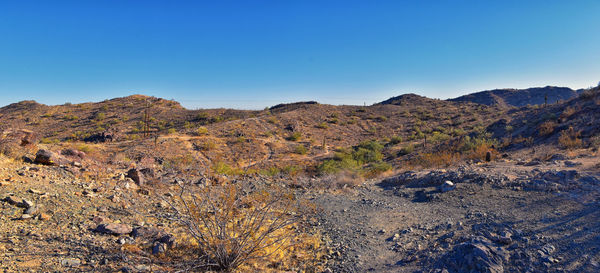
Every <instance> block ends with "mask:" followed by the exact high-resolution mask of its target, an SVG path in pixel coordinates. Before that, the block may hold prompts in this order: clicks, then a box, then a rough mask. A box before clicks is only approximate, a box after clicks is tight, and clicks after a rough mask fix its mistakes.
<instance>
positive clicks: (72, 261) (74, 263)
mask: <svg viewBox="0 0 600 273" xmlns="http://www.w3.org/2000/svg"><path fill="white" fill-rule="evenodd" d="M60 264H61V265H62V266H66V267H78V266H80V265H81V261H80V260H79V259H77V258H65V259H63V260H62V261H60Z"/></svg>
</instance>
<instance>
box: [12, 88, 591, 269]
mask: <svg viewBox="0 0 600 273" xmlns="http://www.w3.org/2000/svg"><path fill="white" fill-rule="evenodd" d="M145 113H147V115H145ZM598 120H600V90H598V88H595V89H590V90H585V91H584V92H581V94H580V95H579V96H577V97H573V98H571V99H569V100H567V101H563V102H559V103H554V104H552V105H547V106H529V107H520V108H509V109H503V108H502V107H501V104H492V105H486V104H479V103H476V102H472V101H445V100H439V99H430V98H426V97H423V96H419V95H415V94H407V95H402V96H398V97H394V98H391V99H389V100H386V101H384V102H381V103H378V104H375V105H372V106H334V105H326V104H318V103H315V102H301V103H293V104H282V105H278V106H275V107H272V108H270V109H265V110H262V111H240V110H233V109H203V110H188V109H185V108H183V107H181V106H180V105H179V104H178V103H177V102H174V101H169V100H164V99H160V98H154V97H147V96H141V95H136V96H129V97H124V98H116V99H112V100H106V101H102V102H96V103H83V104H64V105H57V106H49V105H43V104H39V103H36V102H35V101H23V102H19V103H14V104H10V105H8V106H5V107H2V108H0V200H1V201H0V223H2V224H0V237H2V238H4V239H2V240H0V269H1V270H4V271H6V272H17V271H18V272H20V271H30V272H82V271H88V272H174V271H180V272H186V271H194V272H196V271H198V272H215V271H220V270H223V268H222V267H218V266H216V265H211V266H208V265H206V266H205V267H202V268H200V267H197V264H198V261H199V259H208V260H207V264H210V263H209V262H213V260H215V258H214V257H212V256H211V257H208V256H205V255H204V254H203V252H201V251H200V248H199V245H198V242H199V241H194V240H191V239H190V234H194V232H196V231H194V232H191V233H190V232H189V230H186V229H185V224H184V225H183V226H182V224H181V223H180V222H177V221H176V220H174V219H193V218H194V217H201V216H202V215H208V216H209V218H208V219H213V216H212V215H216V214H217V213H222V212H224V211H228V210H222V207H219V206H225V205H226V204H237V205H234V206H233V207H232V208H234V211H239V212H244V211H245V212H247V211H246V209H252V208H260V207H262V206H263V205H259V206H251V205H248V204H258V203H260V202H265V203H266V202H267V201H265V200H269V199H268V198H269V196H271V194H266V193H267V192H271V193H272V194H274V193H276V192H280V193H282V194H285V200H289V201H293V202H294V204H296V205H299V206H300V205H301V208H302V209H303V210H302V211H300V210H298V211H294V213H291V212H290V213H281V214H279V213H278V215H298V216H303V217H301V218H302V220H301V222H299V225H298V226H295V227H293V228H291V227H290V228H289V230H293V231H295V232H296V233H294V234H295V235H294V236H300V237H295V238H296V239H294V240H291V241H290V242H294V247H290V248H283V249H286V250H285V251H284V252H277V255H273V257H270V258H269V259H268V261H264V260H253V261H252V262H247V263H245V264H243V265H240V268H239V271H240V272H277V273H280V272H415V271H425V272H468V271H473V270H474V269H476V270H478V271H483V272H505V271H507V272H565V271H566V272H598V270H599V269H600V265H599V263H598V261H600V254H599V253H598V251H596V250H597V246H598V244H599V242H598V234H600V225H598V223H600V222H599V221H598V219H599V217H600V215H599V211H600V210H599V206H600V205H599V204H598V202H597V200H598V198H599V197H600V191H599V190H598V189H599V187H598V185H600V164H598V162H599V159H600V154H599V152H598V148H599V147H600V126H598V125H599V124H600V123H598ZM229 186H235V187H239V188H228V187H229ZM280 186H281V187H280ZM223 187H227V188H223ZM184 188H185V189H186V190H187V191H189V192H190V194H193V196H200V197H202V196H208V197H209V198H208V199H206V200H204V201H205V202H209V203H208V204H211V205H212V206H213V207H212V208H210V206H196V207H207V208H209V209H210V210H209V211H206V212H205V213H203V214H198V215H194V217H191V216H186V217H185V218H181V214H177V211H176V210H175V209H176V208H177V207H173V206H177V204H173V203H172V202H174V201H176V200H178V198H179V197H182V196H181V195H180V194H182V193H183V189H184ZM225 189H227V191H226V192H224V191H221V190H225ZM288 190H289V191H291V192H290V193H293V194H289V195H288V194H287V193H288V192H287V191H288ZM236 192H239V195H237V196H238V197H236V198H231V196H236V195H235V193H236ZM230 193H233V194H230ZM219 196H221V197H224V196H225V199H219V198H220V197H219ZM241 196H245V197H248V198H249V197H254V198H255V199H243V200H245V201H244V202H248V203H235V202H237V200H238V198H242V197H241ZM292 197H293V200H291V199H289V198H292ZM214 198H216V199H214ZM182 200H183V199H182ZM194 200H195V199H194ZM211 200H212V201H211ZM214 200H222V201H223V202H215V201H214ZM282 200H284V199H282ZM180 201H181V200H180ZM194 202H195V201H194ZM232 202H233V203H232ZM257 202H258V203H257ZM203 204H205V203H203ZM260 204H263V203H260ZM214 206H217V208H215V207H214ZM289 206H290V204H287V205H286V204H285V203H284V204H282V206H281V207H280V209H282V208H287V207H289ZM294 206H295V205H294ZM188 209H189V207H188ZM305 210H307V211H305ZM275 211H278V210H275ZM315 211H316V212H318V213H315ZM179 213H181V211H180V212H179ZM297 213H300V214H297ZM234 214H235V215H237V213H234ZM234 214H231V215H234ZM176 215H179V216H180V217H179V218H177V217H173V216H176ZM226 215H229V214H227V213H226V214H225V216H226ZM245 215H250V216H251V215H256V214H254V212H253V213H247V214H245ZM238 216H239V217H244V214H241V215H238ZM238 216H236V217H238ZM304 216H306V217H304ZM188 217H189V218H188ZM214 219H217V216H214ZM219 219H221V218H219ZM205 220H206V219H205ZM230 220H232V221H234V222H235V223H236V224H231V225H227V226H231V227H238V225H237V223H240V222H250V223H254V221H239V218H237V219H236V218H233V219H230ZM232 223H233V222H232ZM197 224H200V225H201V226H202V225H203V224H202V223H199V222H198V223H197ZM206 228H207V227H206V226H204V227H203V228H201V229H200V230H205V229H206ZM208 228H210V226H209V227H208ZM225 228H227V227H225ZM194 230H197V229H194ZM259 230H260V229H259ZM263 230H264V229H263ZM286 230H288V229H286ZM237 232H244V230H237V231H236V232H234V233H232V234H238V233H237ZM205 234H209V233H205ZM232 241H235V240H232ZM211 242H213V241H205V242H203V244H210V243H211ZM214 242H218V243H219V244H221V242H223V240H221V239H219V240H215V241H214ZM296 242H301V243H302V244H297V243H296ZM230 249H233V248H230ZM581 253H586V254H585V255H581ZM465 257H471V258H465ZM190 266H191V267H190Z"/></svg>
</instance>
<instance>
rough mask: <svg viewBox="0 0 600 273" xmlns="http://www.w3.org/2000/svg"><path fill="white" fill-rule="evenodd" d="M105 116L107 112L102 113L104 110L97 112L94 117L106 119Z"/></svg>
mask: <svg viewBox="0 0 600 273" xmlns="http://www.w3.org/2000/svg"><path fill="white" fill-rule="evenodd" d="M104 118H106V114H104V113H102V112H98V113H96V115H95V116H94V119H95V120H98V121H100V120H104Z"/></svg>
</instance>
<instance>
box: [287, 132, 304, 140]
mask: <svg viewBox="0 0 600 273" xmlns="http://www.w3.org/2000/svg"><path fill="white" fill-rule="evenodd" d="M301 138H302V133H300V132H294V133H292V134H291V135H290V136H289V137H288V140H290V141H298V140H300V139H301Z"/></svg>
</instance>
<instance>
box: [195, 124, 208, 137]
mask: <svg viewBox="0 0 600 273" xmlns="http://www.w3.org/2000/svg"><path fill="white" fill-rule="evenodd" d="M206 134H208V129H207V128H206V127H204V126H200V127H198V129H196V135H199V136H203V135H206Z"/></svg>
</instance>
